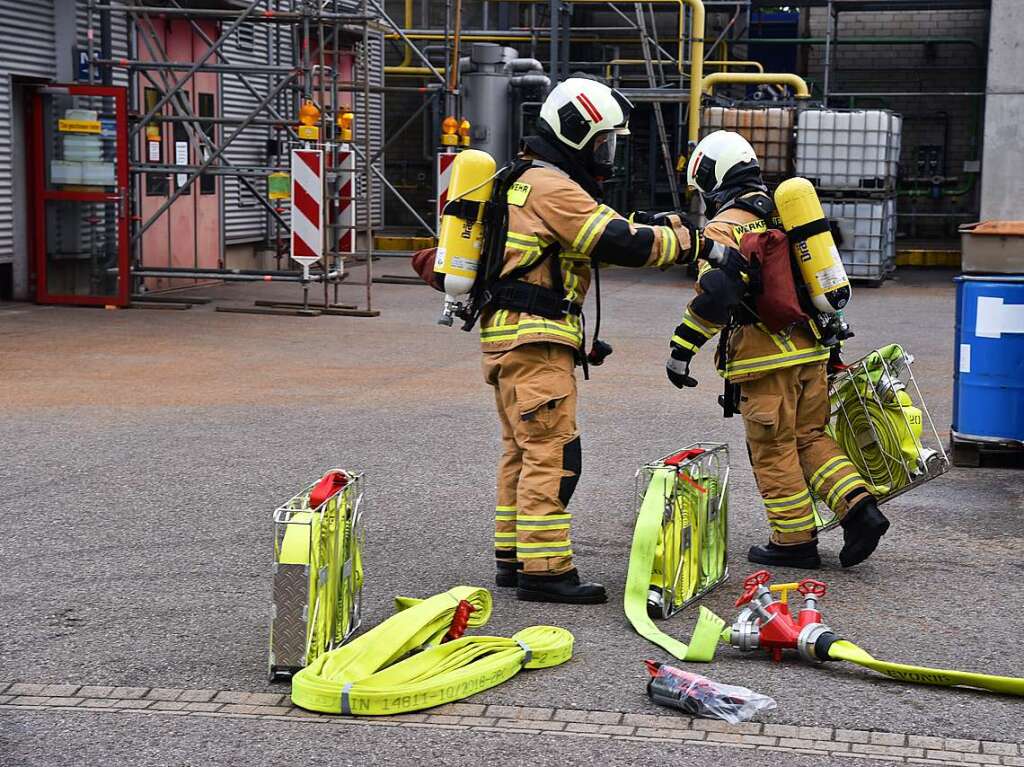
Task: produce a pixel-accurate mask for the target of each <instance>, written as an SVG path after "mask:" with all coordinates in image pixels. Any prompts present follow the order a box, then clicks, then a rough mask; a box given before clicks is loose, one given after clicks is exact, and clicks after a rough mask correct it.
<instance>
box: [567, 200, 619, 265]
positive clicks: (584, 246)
mask: <svg viewBox="0 0 1024 767" xmlns="http://www.w3.org/2000/svg"><path fill="white" fill-rule="evenodd" d="M614 216H615V211H614V210H612V209H611V208H609V207H608V206H607V205H599V206H598V208H597V210H595V211H594V212H593V213H592V214H591V216H590V218H588V219H587V220H586V222H585V223H584V224H583V226H582V227H581V228H580V231H579V233H578V234H577V235H576V239H575V240H573V242H572V250H576V251H579V252H580V253H583V254H584V255H588V256H589V255H590V251H591V249H592V248H593V247H594V243H595V242H596V241H597V238H598V237H599V236H600V235H601V233H602V232H604V228H605V226H606V225H607V223H608V222H609V221H611V220H612V218H614Z"/></svg>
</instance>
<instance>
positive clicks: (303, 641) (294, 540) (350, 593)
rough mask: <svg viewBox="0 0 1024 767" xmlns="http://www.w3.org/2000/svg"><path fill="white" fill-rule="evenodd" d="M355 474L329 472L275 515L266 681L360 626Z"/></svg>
mask: <svg viewBox="0 0 1024 767" xmlns="http://www.w3.org/2000/svg"><path fill="white" fill-rule="evenodd" d="M362 498H363V478H362V475H361V474H355V473H353V472H347V471H342V470H340V469H334V470H332V471H329V472H327V473H326V474H325V475H324V476H323V477H322V478H321V479H320V480H319V481H318V482H316V483H314V484H312V485H310V486H309V487H307V488H305V489H304V490H303V491H302V492H300V493H297V494H296V495H294V496H292V497H291V498H290V499H289V500H288V501H287V502H286V503H284V504H283V505H281V506H280V507H278V508H277V509H276V510H275V512H274V586H273V612H272V615H273V618H272V621H271V627H270V659H269V676H270V679H271V681H273V680H275V679H277V678H278V677H279V676H289V675H291V674H294V673H295V672H296V671H298V670H299V669H300V668H302V667H303V666H306V665H308V664H309V663H312V662H313V661H314V660H315V659H316V658H318V657H319V656H320V655H322V654H323V653H325V652H327V651H328V650H330V649H332V648H334V647H338V646H339V645H341V644H343V643H344V642H345V641H346V640H347V639H348V638H349V637H350V636H351V635H352V634H353V632H354V631H355V630H356V629H357V628H358V627H359V618H360V599H361V595H362V588H363V564H362V516H361V506H362Z"/></svg>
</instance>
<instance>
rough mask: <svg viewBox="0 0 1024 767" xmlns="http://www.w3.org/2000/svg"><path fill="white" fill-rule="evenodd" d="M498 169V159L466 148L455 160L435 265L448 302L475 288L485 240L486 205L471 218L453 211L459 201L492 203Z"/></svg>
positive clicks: (477, 207) (479, 207)
mask: <svg viewBox="0 0 1024 767" xmlns="http://www.w3.org/2000/svg"><path fill="white" fill-rule="evenodd" d="M495 169H496V165H495V162H494V158H493V157H491V156H490V155H489V154H487V152H482V151H480V150H479V149H465V150H463V151H462V152H460V153H459V154H458V156H457V157H456V158H455V159H454V160H453V161H452V176H451V182H450V184H449V187H448V204H447V205H446V206H445V210H444V212H443V214H442V216H441V231H440V232H439V234H438V238H437V257H436V260H435V262H434V271H435V272H440V273H441V274H443V275H445V278H444V288H445V293H446V295H447V297H448V299H455V298H456V297H457V296H462V295H465V294H466V293H468V292H469V290H470V288H472V287H473V282H474V281H475V280H476V273H477V269H478V268H479V266H480V249H481V246H482V245H483V239H484V227H483V206H476V208H475V211H474V213H473V215H472V217H470V218H461V217H460V216H458V215H456V214H455V213H454V212H449V211H454V208H453V206H452V203H454V202H457V201H459V200H467V201H469V202H487V201H488V200H490V199H491V188H492V186H493V185H494V180H493V177H494V172H495ZM455 207H457V206H455Z"/></svg>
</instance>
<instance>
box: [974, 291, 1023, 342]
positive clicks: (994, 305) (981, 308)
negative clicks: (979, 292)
mask: <svg viewBox="0 0 1024 767" xmlns="http://www.w3.org/2000/svg"><path fill="white" fill-rule="evenodd" d="M1003 333H1024V304H1006V303H1003V299H1002V298H1000V297H999V296H978V321H977V325H976V327H975V329H974V335H976V336H978V338H1000V337H1001V336H1002V335H1003Z"/></svg>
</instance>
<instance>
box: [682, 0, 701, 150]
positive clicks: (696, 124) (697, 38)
mask: <svg viewBox="0 0 1024 767" xmlns="http://www.w3.org/2000/svg"><path fill="white" fill-rule="evenodd" d="M683 2H684V3H686V4H687V5H688V6H690V10H691V11H692V13H693V20H692V21H691V22H690V104H689V110H688V116H687V122H688V125H689V128H688V130H687V132H688V133H689V136H688V137H687V140H688V142H689V145H690V148H693V147H694V146H696V144H697V139H698V138H700V92H701V85H702V84H703V82H704V3H702V2H701V0H683ZM681 39H682V30H680V40H681Z"/></svg>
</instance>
